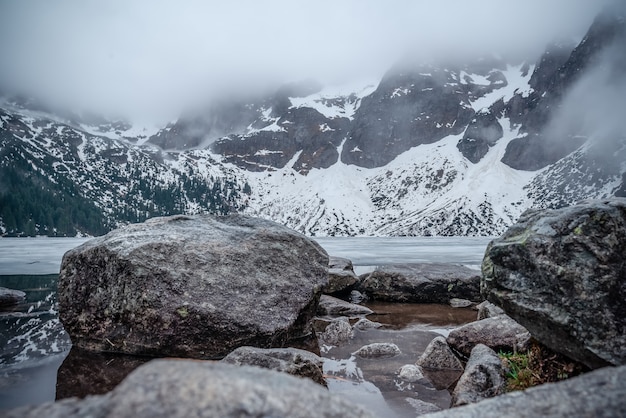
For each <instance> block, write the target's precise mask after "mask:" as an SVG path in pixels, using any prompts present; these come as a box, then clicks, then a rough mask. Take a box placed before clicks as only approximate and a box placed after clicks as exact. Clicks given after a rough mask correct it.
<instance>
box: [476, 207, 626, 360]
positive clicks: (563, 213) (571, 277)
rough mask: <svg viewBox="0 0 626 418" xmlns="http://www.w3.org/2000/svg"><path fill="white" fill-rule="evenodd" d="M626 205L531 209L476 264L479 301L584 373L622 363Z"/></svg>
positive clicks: (625, 340)
mask: <svg viewBox="0 0 626 418" xmlns="http://www.w3.org/2000/svg"><path fill="white" fill-rule="evenodd" d="M625 237H626V199H623V198H615V199H611V200H604V201H597V200H596V201H586V202H581V203H580V204H578V205H575V206H572V207H566V208H562V209H558V210H531V211H527V212H525V213H524V214H523V215H522V217H521V218H520V219H519V221H518V223H517V224H515V225H513V226H512V227H511V228H509V230H508V231H507V232H506V233H505V234H504V235H503V236H502V237H500V238H498V239H496V240H494V241H492V242H491V243H490V244H489V246H488V248H487V252H486V254H485V258H484V260H483V265H482V271H483V280H482V281H481V289H482V292H483V295H484V296H485V297H486V298H487V299H488V300H490V301H492V302H493V303H495V304H497V305H499V306H501V307H502V308H503V309H504V310H505V312H506V313H507V314H508V315H510V316H511V317H513V319H515V320H516V321H518V322H519V323H520V324H522V325H523V326H524V327H526V328H527V329H528V330H529V331H530V333H531V334H532V335H533V337H535V338H536V339H537V340H539V341H540V342H542V343H543V344H545V345H546V346H548V347H549V348H551V349H552V350H554V351H557V352H560V353H562V354H564V355H566V356H568V357H570V358H572V359H574V360H577V361H579V362H582V363H584V364H585V365H587V366H588V367H591V368H597V367H601V366H604V365H608V364H610V365H622V364H626V351H625V350H624V346H626V332H624V330H625V329H626V303H625V302H624V301H626V265H625V264H624V254H625V253H626V238H625Z"/></svg>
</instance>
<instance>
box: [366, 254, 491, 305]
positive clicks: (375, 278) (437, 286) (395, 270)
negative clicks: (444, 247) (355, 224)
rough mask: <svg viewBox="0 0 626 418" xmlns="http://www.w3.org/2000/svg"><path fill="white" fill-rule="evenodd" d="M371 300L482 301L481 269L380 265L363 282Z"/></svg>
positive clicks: (429, 265)
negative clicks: (458, 299) (455, 299)
mask: <svg viewBox="0 0 626 418" xmlns="http://www.w3.org/2000/svg"><path fill="white" fill-rule="evenodd" d="M359 290H360V291H361V292H363V293H365V294H366V295H367V296H368V297H369V298H370V299H374V300H384V301H389V302H413V303H443V304H448V303H449V301H450V299H452V298H460V299H468V300H471V301H481V300H482V298H481V296H480V272H479V271H477V270H472V269H470V268H467V267H465V266H460V265H455V264H445V263H422V264H401V265H389V266H381V267H377V268H376V270H374V271H373V272H371V273H370V274H369V275H367V277H365V278H364V279H363V281H362V282H361V283H360V284H359Z"/></svg>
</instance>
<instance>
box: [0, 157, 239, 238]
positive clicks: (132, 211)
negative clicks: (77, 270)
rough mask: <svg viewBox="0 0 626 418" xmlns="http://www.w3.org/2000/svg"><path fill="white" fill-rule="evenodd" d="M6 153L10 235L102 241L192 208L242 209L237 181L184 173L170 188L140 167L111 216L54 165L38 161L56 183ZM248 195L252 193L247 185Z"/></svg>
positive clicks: (1, 213)
mask: <svg viewBox="0 0 626 418" xmlns="http://www.w3.org/2000/svg"><path fill="white" fill-rule="evenodd" d="M1 154H3V155H2V156H0V157H2V158H1V160H2V163H0V220H1V222H2V225H3V226H4V229H5V231H4V234H3V235H4V236H35V235H47V236H75V235H76V234H77V233H78V232H81V233H85V234H89V235H94V236H98V235H102V234H105V233H106V232H108V231H109V230H111V229H112V228H113V227H115V226H116V225H119V224H125V223H136V222H143V221H145V220H146V219H148V218H151V217H154V216H168V215H175V214H181V213H189V212H191V211H192V208H193V211H198V207H199V208H200V212H205V213H212V214H219V215H224V214H228V213H229V212H232V211H237V210H238V209H240V204H239V203H238V202H239V200H240V192H241V191H242V190H241V187H240V186H239V185H238V184H237V183H236V181H234V180H229V179H219V178H213V177H210V178H208V179H205V178H202V177H198V176H194V175H193V173H192V175H187V174H185V173H181V174H180V175H179V176H178V177H177V178H176V180H175V181H173V182H169V183H164V182H162V181H161V180H159V179H158V178H157V177H156V176H155V175H151V176H150V175H149V176H146V171H144V172H142V171H141V170H140V169H139V168H137V167H135V168H134V169H133V170H132V171H131V172H127V173H126V174H127V175H128V178H126V179H124V180H123V181H126V182H127V184H128V185H129V187H128V190H127V192H126V193H125V195H123V196H121V198H120V199H119V200H118V201H117V202H116V207H115V208H113V210H112V212H110V214H109V215H107V214H105V213H104V211H103V210H102V209H101V208H98V207H97V206H96V205H95V204H94V203H93V202H92V201H91V200H89V199H88V198H85V197H84V196H82V194H81V193H80V190H79V189H78V186H77V185H76V184H74V182H73V181H72V180H71V179H69V178H67V177H65V176H64V175H63V174H60V173H56V172H55V171H54V169H53V168H52V163H53V161H47V160H46V159H44V160H39V161H38V162H36V163H37V164H38V165H40V169H41V171H43V172H44V173H50V175H51V176H53V178H54V181H51V180H50V179H49V178H47V177H46V176H45V175H43V174H41V173H40V172H39V171H38V170H34V169H33V167H32V166H31V163H30V162H29V161H27V160H26V159H25V158H24V157H22V156H21V155H20V154H19V153H18V152H17V150H15V149H12V150H10V149H7V148H5V149H4V150H3V152H2V153H1ZM148 172H156V170H155V171H152V170H149V171H148ZM117 180H122V179H117ZM115 184H116V182H115V181H114V182H113V185H112V186H109V187H116V186H115ZM117 184H119V183H117ZM243 192H244V193H246V194H249V193H250V186H249V185H248V184H247V183H246V184H245V185H244V187H243ZM189 203H192V204H195V205H197V206H193V207H191V206H189Z"/></svg>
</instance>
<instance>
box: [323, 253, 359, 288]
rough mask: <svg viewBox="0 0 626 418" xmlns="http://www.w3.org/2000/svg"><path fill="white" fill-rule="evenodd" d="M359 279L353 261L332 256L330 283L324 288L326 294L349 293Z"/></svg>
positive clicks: (329, 267) (329, 270)
mask: <svg viewBox="0 0 626 418" xmlns="http://www.w3.org/2000/svg"><path fill="white" fill-rule="evenodd" d="M358 281H359V278H358V277H357V275H356V274H355V273H354V267H353V266H352V261H350V260H348V259H347V258H342V257H333V256H331V257H330V260H329V263H328V284H327V285H326V286H324V288H323V289H322V290H323V291H324V293H326V294H334V293H348V292H350V290H351V289H352V287H353V286H354V285H355V284H356V283H357V282H358Z"/></svg>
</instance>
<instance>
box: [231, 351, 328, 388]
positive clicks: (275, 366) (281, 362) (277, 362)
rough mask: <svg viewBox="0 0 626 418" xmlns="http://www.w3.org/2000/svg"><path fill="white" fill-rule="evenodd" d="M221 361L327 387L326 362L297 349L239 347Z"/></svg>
mask: <svg viewBox="0 0 626 418" xmlns="http://www.w3.org/2000/svg"><path fill="white" fill-rule="evenodd" d="M221 361H222V362H224V363H229V364H236V365H237V366H244V365H247V366H257V367H263V368H265V369H271V370H276V371H278V372H283V373H288V374H291V375H294V376H300V377H307V378H309V379H311V380H313V381H314V382H315V383H319V384H320V385H324V386H325V385H326V381H325V380H324V373H323V372H322V369H323V363H324V360H323V359H322V358H321V357H319V356H316V355H315V354H313V353H311V352H308V351H305V350H299V349H297V348H265V349H264V348H256V347H239V348H237V349H235V350H234V351H233V352H232V353H230V354H229V355H227V356H226V357H224V358H223V359H222V360H221Z"/></svg>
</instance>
